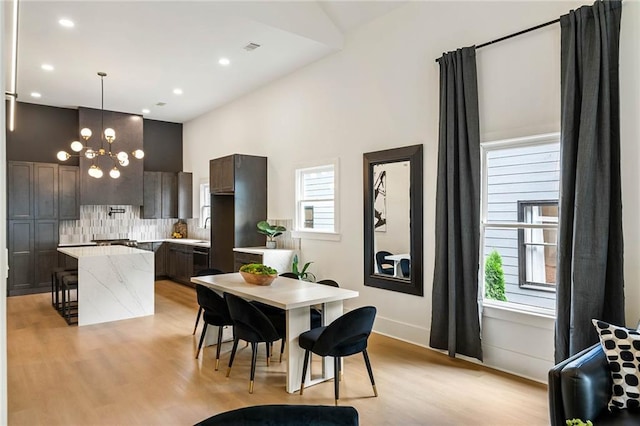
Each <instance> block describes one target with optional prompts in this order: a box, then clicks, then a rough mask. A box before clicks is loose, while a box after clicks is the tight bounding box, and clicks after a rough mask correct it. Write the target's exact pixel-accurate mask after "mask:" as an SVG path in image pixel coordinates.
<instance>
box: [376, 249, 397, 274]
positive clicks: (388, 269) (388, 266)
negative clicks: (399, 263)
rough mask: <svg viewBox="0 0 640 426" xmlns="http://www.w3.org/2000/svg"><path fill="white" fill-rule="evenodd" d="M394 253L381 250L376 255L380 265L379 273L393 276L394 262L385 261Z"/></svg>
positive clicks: (377, 262)
mask: <svg viewBox="0 0 640 426" xmlns="http://www.w3.org/2000/svg"><path fill="white" fill-rule="evenodd" d="M392 254H393V253H391V252H390V251H385V250H380V251H379V252H377V253H376V264H377V265H378V273H380V274H385V275H393V262H392V261H390V260H387V259H385V257H387V256H391V255H392Z"/></svg>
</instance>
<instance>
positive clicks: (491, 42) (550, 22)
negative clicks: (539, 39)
mask: <svg viewBox="0 0 640 426" xmlns="http://www.w3.org/2000/svg"><path fill="white" fill-rule="evenodd" d="M557 22H560V18H558V19H554V20H553V21H549V22H545V23H544V24H540V25H536V26H535V27H531V28H527V29H526V30H522V31H518V32H517V33H513V34H509V35H506V36H504V37H500V38H497V39H495V40H491V41H488V42H486V43H482V44H479V45H477V46H476V50H478V49H480V48H482V47H485V46H489V45H490V44H493V43H498V42H500V41H504V40H507V39H510V38H512V37H516V36H519V35H522V34H525V33H528V32H531V31H535V30H537V29H540V28H543V27H546V26H548V25H552V24H555V23H557ZM439 61H440V58H438V59H436V62H439Z"/></svg>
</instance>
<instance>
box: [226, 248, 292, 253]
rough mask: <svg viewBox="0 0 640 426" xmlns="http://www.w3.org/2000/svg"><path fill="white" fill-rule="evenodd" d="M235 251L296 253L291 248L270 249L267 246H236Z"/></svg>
mask: <svg viewBox="0 0 640 426" xmlns="http://www.w3.org/2000/svg"><path fill="white" fill-rule="evenodd" d="M233 251H237V252H240V253H251V254H265V253H281V254H285V253H286V254H291V253H294V252H295V250H289V249H270V248H266V247H234V248H233Z"/></svg>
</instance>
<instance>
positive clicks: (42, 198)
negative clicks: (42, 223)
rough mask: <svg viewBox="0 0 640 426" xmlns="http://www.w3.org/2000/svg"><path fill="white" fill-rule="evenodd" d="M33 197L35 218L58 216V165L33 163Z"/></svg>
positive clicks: (53, 217)
mask: <svg viewBox="0 0 640 426" xmlns="http://www.w3.org/2000/svg"><path fill="white" fill-rule="evenodd" d="M33 199H34V218H35V219H57V218H58V165H57V164H49V163H34V165H33Z"/></svg>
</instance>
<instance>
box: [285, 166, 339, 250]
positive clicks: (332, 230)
mask: <svg viewBox="0 0 640 426" xmlns="http://www.w3.org/2000/svg"><path fill="white" fill-rule="evenodd" d="M337 176H338V167H337V161H335V162H331V163H324V164H319V165H316V166H310V167H304V168H299V169H296V215H295V224H294V227H295V230H294V234H298V235H297V237H313V236H314V235H327V234H336V233H337V232H338V223H337V222H338V221H337V211H338V209H337V202H336V199H337V190H336V188H337ZM319 238H322V236H320V237H319Z"/></svg>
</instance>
